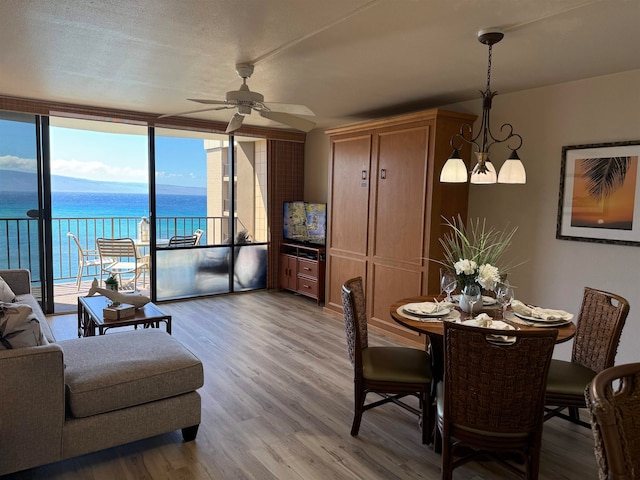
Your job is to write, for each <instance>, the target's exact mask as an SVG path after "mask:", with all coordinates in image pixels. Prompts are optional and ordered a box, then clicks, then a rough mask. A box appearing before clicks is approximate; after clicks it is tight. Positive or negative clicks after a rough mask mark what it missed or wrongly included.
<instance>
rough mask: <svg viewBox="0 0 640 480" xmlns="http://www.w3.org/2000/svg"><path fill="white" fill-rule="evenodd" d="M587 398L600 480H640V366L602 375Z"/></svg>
mask: <svg viewBox="0 0 640 480" xmlns="http://www.w3.org/2000/svg"><path fill="white" fill-rule="evenodd" d="M585 397H586V400H587V406H588V407H589V410H590V411H591V425H592V431H593V436H594V440H595V451H596V458H597V460H598V469H599V470H600V472H599V473H600V479H608V480H622V479H625V480H637V479H640V423H639V422H638V420H637V419H638V412H639V411H640V363H629V364H624V365H617V366H615V367H610V368H607V369H605V370H603V371H602V372H600V373H598V375H596V376H595V377H594V379H593V381H592V382H591V385H590V386H589V388H587V391H586V392H585Z"/></svg>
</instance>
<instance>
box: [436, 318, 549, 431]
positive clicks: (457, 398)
mask: <svg viewBox="0 0 640 480" xmlns="http://www.w3.org/2000/svg"><path fill="white" fill-rule="evenodd" d="M495 332H496V331H495V330H491V329H485V328H477V327H470V326H467V325H462V324H457V323H454V322H445V323H444V360H445V368H444V414H443V419H444V429H445V432H444V433H445V435H446V434H447V432H448V434H451V435H453V436H456V435H457V432H458V431H459V430H460V429H461V428H462V429H466V430H467V431H468V429H474V430H480V431H486V432H493V433H501V434H520V435H522V437H523V438H524V437H527V436H529V437H530V436H532V435H533V436H536V437H538V438H541V435H542V421H543V413H544V399H545V386H546V378H547V373H548V371H549V365H550V363H551V355H552V353H553V347H554V345H555V340H556V337H557V335H558V331H557V330H556V329H546V328H545V329H538V330H527V331H524V330H520V331H513V332H512V331H509V336H514V337H515V342H514V343H512V344H498V343H492V341H491V337H489V336H488V335H490V334H491V333H494V334H495ZM508 438H509V437H507V439H508ZM512 440H513V439H512Z"/></svg>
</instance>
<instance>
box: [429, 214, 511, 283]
mask: <svg viewBox="0 0 640 480" xmlns="http://www.w3.org/2000/svg"><path fill="white" fill-rule="evenodd" d="M442 218H443V219H444V221H445V225H447V226H448V227H450V228H451V231H450V232H447V233H445V234H444V235H443V236H442V237H441V238H440V244H441V245H442V248H443V249H444V258H445V262H439V263H441V264H442V265H444V266H445V267H447V268H450V269H452V270H453V265H454V264H455V263H456V262H458V261H459V260H473V261H474V262H476V263H477V264H478V266H480V265H483V264H490V265H494V266H499V264H500V259H501V258H502V255H503V254H504V252H505V251H506V250H507V249H508V248H509V246H510V245H511V240H512V239H513V236H514V235H515V233H516V231H517V230H518V227H514V228H512V229H509V230H505V231H500V230H496V229H495V228H493V227H487V225H486V219H482V220H480V219H479V218H477V219H475V220H471V221H470V222H469V226H468V227H466V226H465V224H464V222H463V221H462V218H461V217H460V216H459V215H458V218H457V219H455V218H454V219H452V220H453V221H450V220H449V219H447V218H445V217H442ZM500 271H501V272H505V267H504V266H503V267H502V268H500Z"/></svg>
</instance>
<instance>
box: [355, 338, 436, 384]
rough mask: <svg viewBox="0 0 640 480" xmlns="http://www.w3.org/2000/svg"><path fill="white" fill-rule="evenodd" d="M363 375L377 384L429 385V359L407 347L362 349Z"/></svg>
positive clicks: (422, 351) (414, 349) (421, 351)
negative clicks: (377, 382)
mask: <svg viewBox="0 0 640 480" xmlns="http://www.w3.org/2000/svg"><path fill="white" fill-rule="evenodd" d="M362 367H363V375H364V378H365V379H367V380H375V381H379V382H402V383H430V382H431V378H432V377H431V357H430V356H429V354H428V353H427V352H425V351H424V350H418V349H417V348H408V347H367V348H364V349H362Z"/></svg>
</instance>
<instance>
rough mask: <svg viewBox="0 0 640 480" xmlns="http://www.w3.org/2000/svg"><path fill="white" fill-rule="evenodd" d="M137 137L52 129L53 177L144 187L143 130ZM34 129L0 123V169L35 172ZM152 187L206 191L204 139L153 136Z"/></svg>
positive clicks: (144, 133) (12, 123)
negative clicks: (153, 175) (189, 187)
mask: <svg viewBox="0 0 640 480" xmlns="http://www.w3.org/2000/svg"><path fill="white" fill-rule="evenodd" d="M132 130H134V131H135V132H136V133H135V134H116V133H103V132H96V131H93V130H77V129H71V128H62V127H51V128H50V139H51V141H50V144H51V173H52V174H53V175H62V176H67V177H75V178H85V179H89V180H99V181H100V180H102V181H117V182H136V183H147V182H148V170H147V158H148V145H147V137H146V131H147V130H146V127H133V126H132ZM34 131H35V127H34V125H33V124H29V123H20V122H7V121H0V168H5V169H9V170H20V171H33V170H34V169H35V156H36V153H35V141H34V138H35V133H34ZM156 182H157V183H160V184H169V185H181V186H191V187H205V186H206V154H205V151H204V148H203V140H202V139H192V138H176V137H156Z"/></svg>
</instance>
